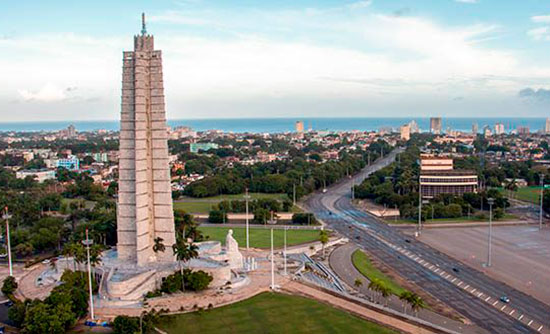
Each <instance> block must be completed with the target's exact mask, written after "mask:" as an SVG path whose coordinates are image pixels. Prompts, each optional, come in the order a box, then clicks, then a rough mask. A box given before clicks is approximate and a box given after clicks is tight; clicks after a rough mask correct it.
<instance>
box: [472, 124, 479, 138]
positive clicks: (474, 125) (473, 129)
mask: <svg viewBox="0 0 550 334" xmlns="http://www.w3.org/2000/svg"><path fill="white" fill-rule="evenodd" d="M478 132H479V126H478V125H477V123H472V134H473V135H477V133H478Z"/></svg>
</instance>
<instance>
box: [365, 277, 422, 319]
mask: <svg viewBox="0 0 550 334" xmlns="http://www.w3.org/2000/svg"><path fill="white" fill-rule="evenodd" d="M354 285H355V287H356V288H360V287H361V286H362V285H363V281H362V280H361V279H360V278H356V279H355V282H354ZM368 289H369V290H370V291H372V293H373V294H374V300H375V301H376V302H380V300H379V299H380V298H382V299H384V303H385V305H386V306H387V305H388V300H389V298H390V296H391V295H392V291H391V289H390V287H389V286H388V285H387V284H386V283H385V282H384V281H382V280H380V279H378V278H373V279H371V280H370V281H369V285H368ZM398 297H399V300H401V302H402V305H403V313H405V314H406V313H407V306H409V307H410V308H411V310H412V311H413V312H414V313H415V316H416V315H418V311H419V310H420V309H422V308H424V307H426V304H425V303H424V300H423V299H422V298H421V297H420V296H419V295H417V294H416V293H414V292H411V291H408V290H405V291H403V292H401V293H400V294H399V296H398Z"/></svg>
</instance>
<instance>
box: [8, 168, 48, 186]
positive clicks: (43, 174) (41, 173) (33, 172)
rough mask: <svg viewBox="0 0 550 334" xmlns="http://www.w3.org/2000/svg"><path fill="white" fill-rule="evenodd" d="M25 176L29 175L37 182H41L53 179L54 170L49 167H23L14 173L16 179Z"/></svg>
mask: <svg viewBox="0 0 550 334" xmlns="http://www.w3.org/2000/svg"><path fill="white" fill-rule="evenodd" d="M27 176H31V177H33V178H34V179H35V180H36V181H37V182H39V183H42V182H44V181H46V180H53V179H55V171H54V170H50V169H24V170H19V171H17V172H16V173H15V177H17V178H18V179H24V178H26V177H27Z"/></svg>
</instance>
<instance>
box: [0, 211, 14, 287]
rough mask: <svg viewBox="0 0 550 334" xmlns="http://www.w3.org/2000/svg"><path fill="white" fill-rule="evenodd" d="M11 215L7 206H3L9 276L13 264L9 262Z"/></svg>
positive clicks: (11, 274)
mask: <svg viewBox="0 0 550 334" xmlns="http://www.w3.org/2000/svg"><path fill="white" fill-rule="evenodd" d="M11 217H12V215H10V214H9V213H8V207H7V206H6V207H5V208H4V214H3V215H2V218H3V219H4V220H5V221H6V247H7V248H8V266H9V268H10V276H12V277H13V266H12V262H11V244H10V218H11Z"/></svg>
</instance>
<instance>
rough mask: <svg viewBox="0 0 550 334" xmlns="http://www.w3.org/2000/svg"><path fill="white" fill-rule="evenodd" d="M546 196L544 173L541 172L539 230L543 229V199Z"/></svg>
mask: <svg viewBox="0 0 550 334" xmlns="http://www.w3.org/2000/svg"><path fill="white" fill-rule="evenodd" d="M543 198H544V174H540V211H539V230H542V201H543Z"/></svg>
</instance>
